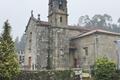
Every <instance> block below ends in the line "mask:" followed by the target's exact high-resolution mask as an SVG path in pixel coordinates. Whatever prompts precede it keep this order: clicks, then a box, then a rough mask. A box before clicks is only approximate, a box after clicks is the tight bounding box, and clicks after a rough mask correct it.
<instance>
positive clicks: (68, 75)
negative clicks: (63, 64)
mask: <svg viewBox="0 0 120 80" xmlns="http://www.w3.org/2000/svg"><path fill="white" fill-rule="evenodd" d="M12 80H74V72H73V71H72V70H61V71H60V70H51V71H46V70H45V71H21V73H20V74H19V75H18V76H16V77H14V78H13V79H12Z"/></svg>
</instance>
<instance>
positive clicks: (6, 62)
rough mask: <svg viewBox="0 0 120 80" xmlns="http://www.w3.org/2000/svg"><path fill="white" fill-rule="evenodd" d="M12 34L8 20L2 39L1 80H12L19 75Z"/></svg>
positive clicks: (0, 47) (0, 54) (0, 42)
mask: <svg viewBox="0 0 120 80" xmlns="http://www.w3.org/2000/svg"><path fill="white" fill-rule="evenodd" d="M10 33H11V26H10V25H9V23H8V20H7V21H6V22H5V23H4V26H3V32H2V35H1V38H0V78H2V79H3V80H11V78H12V77H13V76H15V75H16V74H17V73H19V63H18V59H17V54H16V52H15V46H14V42H13V41H12V37H11V35H10ZM2 79H0V80H2Z"/></svg>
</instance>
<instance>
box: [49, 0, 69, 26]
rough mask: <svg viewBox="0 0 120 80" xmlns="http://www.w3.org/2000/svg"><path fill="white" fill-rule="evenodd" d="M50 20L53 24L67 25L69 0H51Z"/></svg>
mask: <svg viewBox="0 0 120 80" xmlns="http://www.w3.org/2000/svg"><path fill="white" fill-rule="evenodd" d="M48 22H49V23H50V24H51V25H52V26H57V27H65V26H67V24H68V13H67V0H49V11H48Z"/></svg>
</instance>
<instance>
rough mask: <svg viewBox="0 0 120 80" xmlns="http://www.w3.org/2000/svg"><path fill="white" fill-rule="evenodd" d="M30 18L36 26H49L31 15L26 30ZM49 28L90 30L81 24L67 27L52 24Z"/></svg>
mask: <svg viewBox="0 0 120 80" xmlns="http://www.w3.org/2000/svg"><path fill="white" fill-rule="evenodd" d="M30 20H33V21H34V22H35V23H36V25H38V26H42V27H48V26H50V24H49V23H48V22H47V21H41V20H40V21H39V20H38V19H36V18H35V17H33V16H32V17H30V19H29V22H28V24H27V26H26V30H27V28H28V25H29V23H30ZM51 28H63V29H68V30H76V31H81V32H88V31H90V30H89V29H86V28H83V27H81V26H72V25H68V26H67V27H56V26H52V27H51ZM26 30H25V31H26Z"/></svg>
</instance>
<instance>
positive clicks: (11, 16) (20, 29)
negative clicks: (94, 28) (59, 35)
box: [0, 0, 120, 39]
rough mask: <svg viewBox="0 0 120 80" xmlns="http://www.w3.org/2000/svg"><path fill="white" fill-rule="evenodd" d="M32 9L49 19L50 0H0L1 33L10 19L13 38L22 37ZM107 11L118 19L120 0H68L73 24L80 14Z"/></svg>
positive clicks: (70, 20)
mask: <svg viewBox="0 0 120 80" xmlns="http://www.w3.org/2000/svg"><path fill="white" fill-rule="evenodd" d="M31 10H33V11H34V16H35V17H37V15H38V14H40V15H41V20H44V21H47V16H48V0H0V33H1V32H2V30H3V28H2V27H3V24H4V22H5V21H6V20H7V19H8V20H9V23H10V25H11V26H12V36H13V38H14V39H15V38H16V37H17V36H19V37H21V36H22V34H23V33H24V31H25V27H26V25H27V23H28V20H29V18H30V14H31ZM105 13H107V14H109V15H111V16H112V17H113V19H114V21H117V19H118V18H119V17H120V0H68V14H69V17H68V20H69V22H68V23H69V24H71V25H74V24H77V23H78V19H79V17H80V16H83V15H86V14H88V15H89V16H93V15H95V14H105Z"/></svg>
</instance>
